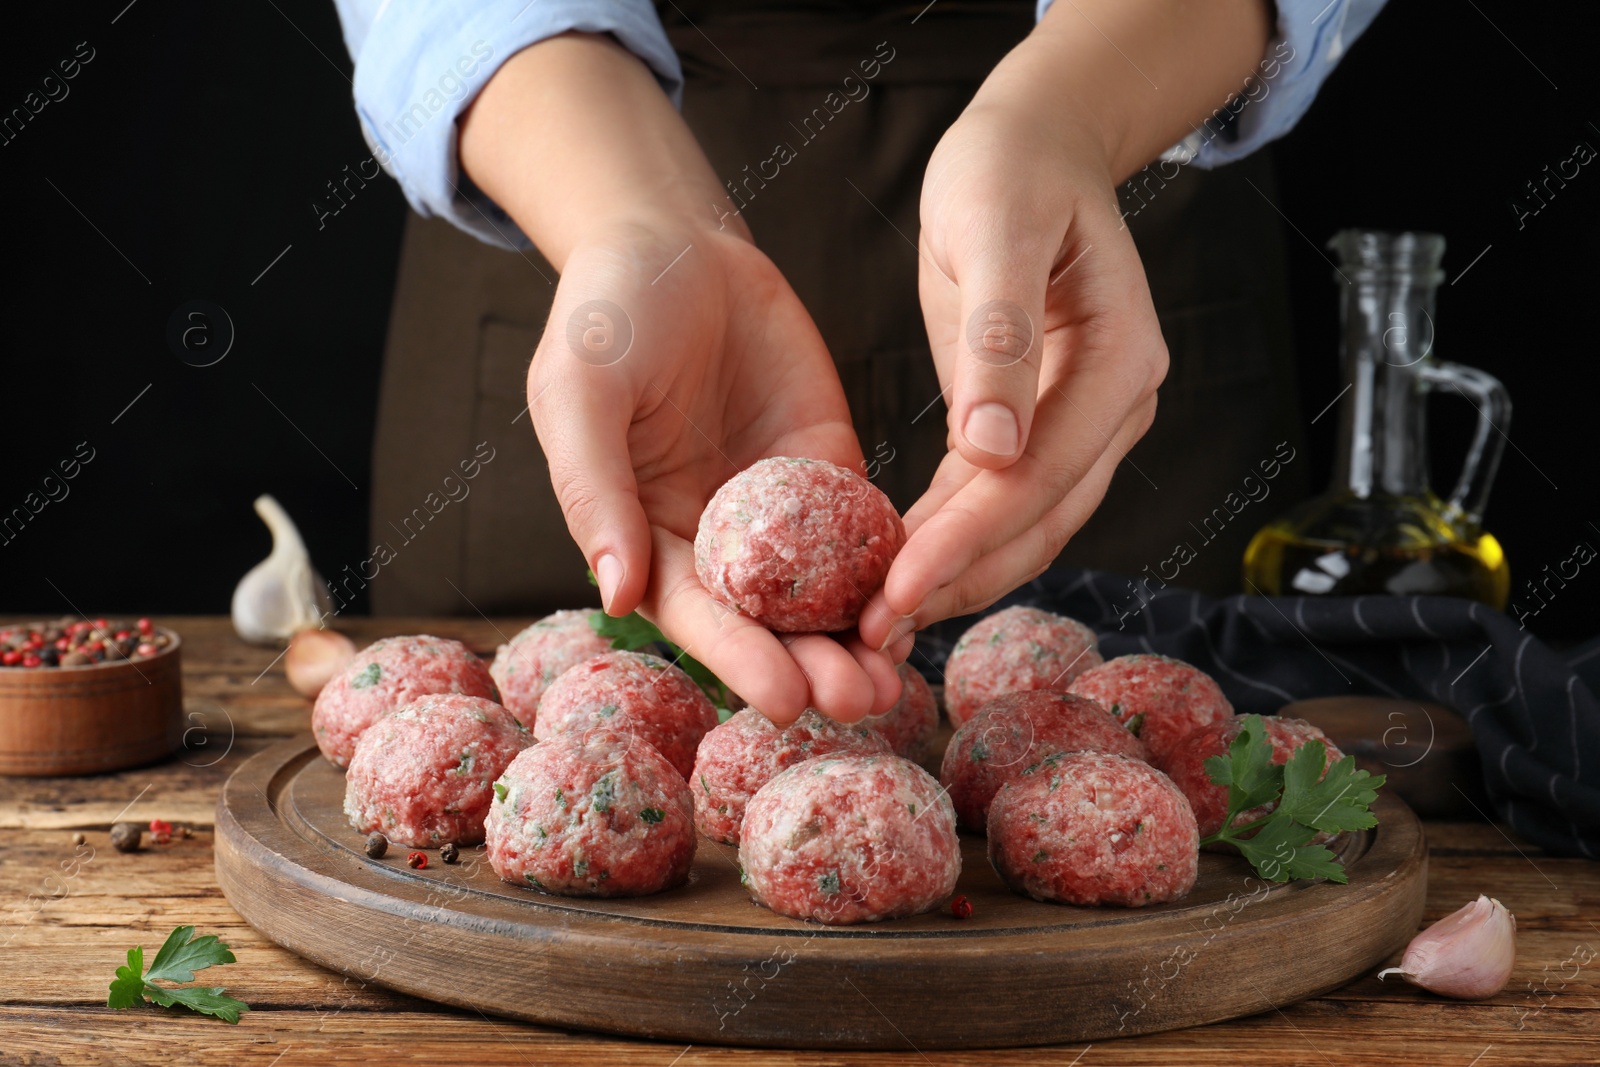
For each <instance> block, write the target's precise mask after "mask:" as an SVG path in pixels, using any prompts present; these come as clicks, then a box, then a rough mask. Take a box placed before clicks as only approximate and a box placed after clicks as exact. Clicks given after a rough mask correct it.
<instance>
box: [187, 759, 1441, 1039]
mask: <svg viewBox="0 0 1600 1067" xmlns="http://www.w3.org/2000/svg"><path fill="white" fill-rule="evenodd" d="M343 799H344V777H343V774H342V773H341V772H340V771H338V770H337V769H336V768H334V767H333V766H332V765H331V764H329V763H328V762H327V761H326V760H324V759H322V758H321V756H320V755H319V754H318V752H317V747H316V745H315V743H314V742H313V741H312V739H311V737H310V735H304V736H302V737H299V738H295V739H292V740H289V741H285V742H282V743H280V744H277V745H274V746H273V747H272V748H270V749H267V750H266V751H264V752H261V753H260V754H258V755H256V756H255V757H253V758H252V759H250V760H249V761H248V762H246V763H245V764H244V765H243V766H241V767H240V768H239V770H238V771H236V772H235V773H234V775H233V776H232V777H231V778H230V779H229V780H228V782H227V784H226V785H225V786H224V787H223V790H222V794H221V796H220V797H219V798H218V801H217V821H216V829H217V837H216V864H217V879H218V881H219V883H220V884H221V886H222V889H223V892H224V893H226V894H227V897H228V900H229V901H230V902H231V903H232V904H233V906H234V907H235V908H236V909H237V910H238V911H239V914H240V915H242V916H244V918H245V919H247V920H248V921H249V922H250V924H251V925H253V926H254V927H256V928H257V929H258V930H260V931H261V932H262V933H263V934H265V935H266V936H267V937H269V938H271V939H272V940H273V941H276V942H277V943H279V944H281V945H283V946H285V947H286V948H288V949H290V950H292V951H294V952H296V953H298V954H300V955H302V956H305V957H306V958H308V959H311V960H313V961H315V962H317V963H320V964H322V965H323V966H325V967H329V968H332V969H334V970H336V971H340V972H342V973H344V974H347V975H352V976H354V977H356V978H358V979H360V980H362V981H371V982H375V983H377V984H380V985H384V986H388V987H390V988H393V989H396V990H400V991H401V992H405V993H410V994H413V995H415V996H419V997H426V998H428V999H430V1000H436V1001H441V1002H443V1003H446V1004H453V1005H457V1006H460V1007H463V1008H468V1009H477V1010H479V1011H482V1012H485V1013H488V1014H493V1015H502V1016H509V1017H511V1018H515V1019H525V1020H528V1021H531V1022H538V1023H544V1024H548V1025H554V1026H564V1027H571V1028H577V1029H585V1030H599V1031H607V1032H611V1033H617V1034H626V1035H633V1036H639V1037H648V1038H658V1039H670V1040H675V1041H684V1042H694V1043H712V1044H733V1045H764V1046H783V1047H795V1048H838V1049H844V1048H852V1049H901V1050H904V1049H907V1048H911V1047H915V1048H916V1049H919V1050H928V1049H940V1048H970V1047H1001V1046H1014V1045H1031V1044H1043V1043H1046V1042H1070V1041H1083V1040H1098V1039H1101V1038H1107V1037H1116V1036H1124V1035H1131V1034H1140V1033H1149V1032H1153V1031H1159V1030H1171V1029H1176V1028H1179V1027H1185V1026H1194V1025H1198V1024H1202V1023H1208V1022H1215V1021H1217V1020H1220V1019H1229V1018H1234V1017H1237V1016H1241V1015H1253V1014H1255V1013H1257V1012H1261V1011H1267V1010H1270V1009H1271V1008H1273V1007H1275V1006H1281V1005H1284V1004H1289V1003H1292V1002H1294V1001H1296V1000H1300V999H1302V998H1304V997H1307V996H1312V995H1314V994H1317V993H1322V992H1326V991H1327V990H1330V989H1334V988H1336V987H1338V986H1341V985H1344V984H1345V983H1347V982H1349V981H1350V980H1352V979H1354V978H1356V977H1358V976H1360V975H1362V974H1364V973H1366V972H1367V971H1369V970H1370V969H1371V968H1373V967H1375V966H1376V965H1377V964H1379V963H1380V962H1381V961H1383V960H1384V959H1385V958H1386V957H1388V956H1389V955H1390V954H1391V953H1393V952H1394V951H1395V950H1396V949H1398V948H1399V947H1401V946H1402V945H1404V944H1405V943H1406V941H1407V940H1408V939H1409V938H1410V937H1411V936H1412V934H1413V933H1414V932H1415V931H1416V928H1417V922H1418V920H1419V918H1420V917H1421V915H1422V905H1423V895H1424V891H1425V889H1426V883H1427V849H1426V845H1425V842H1424V840H1423V833H1422V826H1421V824H1420V823H1419V822H1418V821H1417V818H1416V816H1415V815H1413V814H1412V813H1411V810H1410V809H1409V808H1407V807H1406V805H1405V803H1404V802H1403V801H1401V800H1399V799H1397V798H1395V797H1392V796H1388V795H1382V796H1381V797H1380V799H1379V802H1378V804H1377V806H1376V809H1375V810H1376V811H1377V814H1378V818H1379V825H1378V827H1377V828H1376V829H1375V830H1372V831H1368V832H1364V833H1357V834H1348V835H1346V836H1345V838H1344V839H1343V840H1342V841H1341V843H1340V844H1339V846H1338V850H1339V852H1340V854H1341V857H1342V859H1343V861H1344V864H1345V867H1346V869H1347V870H1348V872H1349V875H1350V882H1349V884H1348V885H1335V884H1332V883H1305V882H1296V883H1291V884H1288V885H1281V886H1267V885H1266V884H1265V883H1263V882H1262V881H1260V880H1259V879H1257V878H1256V877H1255V876H1254V875H1253V873H1252V872H1251V871H1250V869H1249V867H1248V866H1247V865H1246V864H1245V862H1244V861H1243V860H1242V859H1240V858H1239V857H1237V856H1223V855H1213V854H1203V855H1202V856H1201V862H1200V880H1199V883H1198V884H1197V885H1196V886H1195V888H1194V890H1193V892H1191V893H1190V894H1189V896H1188V897H1186V898H1184V900H1182V901H1180V902H1178V903H1176V904H1169V905H1161V906H1157V907H1148V908H1138V909H1122V908H1073V907H1064V906H1060V905H1052V904H1041V903H1038V902H1035V901H1032V900H1028V899H1026V898H1024V897H1020V896H1017V895H1015V894H1013V893H1011V892H1009V891H1008V890H1007V889H1006V888H1005V887H1004V886H1003V885H1002V884H1001V883H1000V880H999V878H998V877H996V875H995V873H994V871H993V869H992V868H991V867H990V866H989V863H988V859H987V857H986V854H985V851H984V841H983V839H982V838H979V837H973V836H969V835H963V839H962V853H963V863H964V867H963V871H962V875H961V883H960V885H959V887H958V891H959V892H961V893H963V894H965V895H966V896H967V898H968V899H969V900H971V902H972V906H973V914H972V917H971V918H970V919H967V920H965V921H962V920H957V919H955V918H954V917H953V916H952V915H951V914H950V912H949V911H948V910H944V911H940V912H937V913H934V914H929V915H921V916H917V917H915V918H912V919H904V920H896V921H893V922H886V923H878V924H869V925H863V926H852V927H825V926H819V925H815V924H810V923H805V922H800V921H797V920H791V919H786V918H783V917H781V916H777V915H774V914H772V913H771V912H769V911H767V910H766V909H764V908H761V907H758V906H756V905H754V904H752V903H751V902H750V899H749V896H748V894H747V893H746V892H745V891H744V889H743V888H742V887H741V886H740V885H739V870H738V864H737V853H736V850H735V849H733V848H730V847H728V846H726V845H719V844H716V843H714V842H712V841H709V840H707V839H705V838H701V840H700V848H699V851H698V854H697V855H696V857H695V863H694V870H693V872H692V874H691V877H690V881H689V883H688V884H687V885H685V886H682V887H681V888H679V889H675V890H673V891H671V892H667V893H662V894H659V895H657V896H653V897H643V898H638V899H632V900H583V899H576V898H566V897H551V896H544V895H542V894H538V893H535V892H533V891H532V890H529V889H523V888H520V887H517V886H511V885H506V884H505V883H503V882H501V881H500V880H499V879H497V878H496V877H495V874H494V872H493V871H492V870H491V869H490V867H489V864H488V861H487V859H486V857H485V855H484V851H483V849H482V848H476V849H466V850H463V851H462V854H461V862H460V863H459V864H457V865H454V866H446V865H445V864H443V863H442V862H440V860H439V854H438V852H437V851H430V852H428V853H427V855H428V857H429V859H428V866H427V868H426V869H424V870H413V869H411V868H409V867H408V866H407V865H406V851H407V850H406V849H403V848H392V849H391V851H390V853H389V855H388V856H386V857H385V858H384V859H382V860H371V859H368V858H367V856H366V855H365V853H364V852H363V851H362V836H361V835H360V834H357V833H356V832H355V831H353V830H351V829H350V827H349V824H348V823H347V822H346V821H345V817H344V813H343V810H342V806H343Z"/></svg>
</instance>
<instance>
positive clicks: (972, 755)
mask: <svg viewBox="0 0 1600 1067" xmlns="http://www.w3.org/2000/svg"><path fill="white" fill-rule="evenodd" d="M1080 751H1093V752H1113V753H1116V754H1117V755H1121V756H1129V757H1131V758H1133V759H1137V760H1145V759H1148V758H1149V755H1150V753H1149V751H1148V750H1147V749H1146V748H1145V746H1144V742H1142V741H1140V740H1139V739H1138V738H1137V737H1135V736H1134V735H1133V734H1131V733H1129V732H1128V729H1127V727H1125V726H1122V725H1121V724H1120V723H1118V722H1117V720H1116V719H1114V718H1112V717H1111V713H1110V712H1108V711H1106V709H1105V708H1102V707H1101V706H1100V705H1099V704H1096V703H1095V702H1094V701H1092V700H1088V699H1086V698H1084V697H1078V696H1072V695H1071V694H1069V693H1058V692H1056V691H1054V690H1050V689H1035V690H1033V691H1032V692H1028V693H1007V694H1006V695H1005V696H1002V697H996V698H995V699H993V700H991V701H989V703H987V704H985V705H984V706H983V707H981V708H979V709H978V713H977V714H976V715H974V716H973V717H972V718H970V719H968V720H967V721H966V722H965V723H963V724H962V725H961V728H960V729H959V730H957V731H956V732H955V736H954V737H952V738H951V739H950V744H949V745H948V746H947V747H946V748H945V750H944V765H943V766H942V767H941V768H940V770H939V780H940V781H941V782H943V783H944V785H945V788H947V789H948V790H949V791H950V802H951V803H952V804H954V805H955V809H956V814H957V815H959V816H960V817H961V825H963V826H965V827H966V828H967V829H969V830H975V831H977V832H978V833H980V834H981V833H983V832H984V831H985V828H986V827H988V825H989V804H990V802H991V801H992V800H994V795H995V793H996V792H998V791H999V789H1000V787H1001V786H1003V785H1005V784H1006V783H1007V782H1009V781H1011V780H1012V779H1013V778H1016V777H1017V776H1018V775H1021V774H1023V773H1025V772H1027V771H1029V770H1031V769H1033V768H1034V767H1036V766H1037V765H1038V764H1039V762H1040V761H1041V760H1043V759H1046V758H1048V757H1052V756H1059V755H1061V754H1063V753H1066V752H1080Z"/></svg>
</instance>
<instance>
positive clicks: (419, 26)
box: [335, 0, 683, 248]
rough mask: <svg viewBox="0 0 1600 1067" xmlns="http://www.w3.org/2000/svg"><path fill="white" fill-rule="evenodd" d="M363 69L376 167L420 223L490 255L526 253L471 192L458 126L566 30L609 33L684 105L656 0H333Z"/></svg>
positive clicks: (358, 81)
mask: <svg viewBox="0 0 1600 1067" xmlns="http://www.w3.org/2000/svg"><path fill="white" fill-rule="evenodd" d="M335 3H336V4H337V5H338V8H339V21H340V24H341V25H342V26H343V27H344V39H345V45H346V47H347V48H349V50H350V55H351V57H352V58H353V59H354V60H355V64H356V76H355V103H356V115H357V117H358V118H359V119H360V121H361V132H362V134H363V136H365V137H366V139H367V145H368V147H370V148H371V149H372V153H373V158H374V159H375V160H376V161H377V162H378V164H379V165H380V166H382V167H383V169H384V170H386V171H388V172H389V174H390V175H391V176H393V177H394V178H395V180H397V181H398V182H399V183H400V187H401V189H403V190H404V191H405V195H406V199H407V200H408V201H410V203H411V206H412V207H413V208H415V209H416V210H417V212H418V213H419V214H422V215H433V216H438V217H440V218H443V219H448V220H449V221H450V222H452V223H454V224H455V225H457V226H459V227H460V228H461V229H463V230H466V231H467V232H468V233H471V234H473V235H474V236H476V237H477V238H479V239H480V240H483V241H485V242H487V243H489V244H493V245H499V246H501V247H507V248H526V247H528V246H529V243H530V242H529V241H528V239H527V237H525V236H524V235H523V233H522V231H521V230H519V229H518V228H517V225H516V224H515V223H514V222H512V221H511V219H510V217H509V216H507V215H506V213H505V212H504V211H502V210H500V208H499V206H498V205H496V204H495V203H494V202H493V201H492V200H490V199H489V198H488V197H487V196H485V195H483V194H482V193H481V192H479V191H478V190H476V189H475V188H473V187H472V184H471V182H469V181H467V180H466V178H465V177H464V176H463V175H462V173H461V167H460V162H459V160H458V158H457V155H456V120H457V119H458V118H459V117H460V116H461V113H462V112H463V111H465V110H466V109H467V107H468V106H469V105H470V104H471V103H472V101H473V100H474V99H476V97H477V95H478V93H479V92H480V91H481V90H482V89H483V87H484V85H485V84H486V83H487V82H488V80H489V78H490V77H491V76H492V75H493V74H494V72H495V71H497V70H499V69H500V65H501V64H502V63H504V62H505V61H506V60H508V59H510V58H511V57H512V56H513V55H515V54H516V53H517V52H519V51H521V50H522V49H524V48H526V47H528V46H529V45H531V44H536V43H538V42H539V41H542V40H544V39H546V38H548V37H554V36H555V35H556V34H559V33H564V32H566V31H568V30H579V31H582V32H586V33H609V34H611V35H612V36H613V37H615V38H616V39H617V41H618V42H619V43H620V44H621V45H622V46H623V47H624V48H626V49H628V51H630V52H632V53H633V54H634V55H636V56H638V57H639V58H640V59H641V60H643V61H644V62H645V63H646V64H648V65H649V67H650V69H651V70H652V71H654V72H655V75H656V79H657V80H658V81H660V83H661V86H662V88H663V89H664V90H665V91H666V92H667V94H668V95H669V96H670V97H671V98H672V100H673V102H674V103H678V102H679V100H680V99H681V96H682V91H683V69H682V67H681V66H679V63H678V57H677V54H676V53H675V52H674V51H673V50H672V46H671V45H670V44H669V43H668V41H667V35H666V31H664V30H663V29H662V27H661V20H660V19H659V18H657V17H656V13H655V9H654V8H653V7H652V6H651V4H650V0H472V2H467V0H449V2H444V0H335Z"/></svg>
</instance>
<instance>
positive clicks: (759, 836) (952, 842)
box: [739, 756, 961, 924]
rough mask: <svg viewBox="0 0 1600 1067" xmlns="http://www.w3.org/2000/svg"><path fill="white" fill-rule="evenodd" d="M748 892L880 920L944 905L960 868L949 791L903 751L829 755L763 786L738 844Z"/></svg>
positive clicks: (802, 912)
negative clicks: (883, 753) (842, 755)
mask: <svg viewBox="0 0 1600 1067" xmlns="http://www.w3.org/2000/svg"><path fill="white" fill-rule="evenodd" d="M739 863H740V865H741V866H742V867H743V868H744V874H745V882H746V884H747V885H748V886H749V888H750V895H751V896H752V897H754V898H755V900H756V902H757V903H759V904H765V905H766V906H767V907H769V908H771V909H772V910H773V911H775V912H777V913H778V914H780V915H788V916H790V917H792V918H796V919H812V920H815V921H816V922H821V923H832V924H840V923H860V922H877V921H878V920H880V919H897V918H900V917H902V916H906V915H916V914H919V913H921V912H924V911H929V910H931V909H933V908H936V907H938V906H939V903H940V902H941V901H943V900H944V899H945V898H946V897H948V896H949V895H950V893H951V891H953V890H954V889H955V887H956V879H957V878H958V877H960V875H961V842H960V840H959V839H958V838H957V836H956V816H955V812H954V810H952V809H951V807H950V798H949V797H946V796H945V795H944V791H943V790H941V789H940V788H939V783H938V782H936V781H934V780H933V776H932V775H930V774H929V773H928V772H927V771H925V770H923V769H922V768H921V767H918V766H917V765H916V764H915V763H912V762H910V761H909V760H904V759H901V758H900V757H899V756H845V757H831V756H823V757H821V758H819V759H810V760H806V761H805V762H804V763H799V764H796V765H795V766H793V767H790V768H789V769H788V770H786V771H784V772H783V773H782V774H780V775H778V776H777V777H776V778H774V779H773V780H772V781H770V782H768V783H767V784H766V785H764V786H762V787H761V789H760V791H759V792H757V793H756V795H755V796H754V797H753V798H751V800H750V804H749V806H748V807H747V808H746V809H745V816H744V830H743V833H742V834H741V840H740V844H739Z"/></svg>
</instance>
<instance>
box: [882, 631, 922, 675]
mask: <svg viewBox="0 0 1600 1067" xmlns="http://www.w3.org/2000/svg"><path fill="white" fill-rule="evenodd" d="M916 647H917V635H916V634H906V635H905V636H904V637H902V638H900V640H898V641H895V642H894V643H892V644H891V645H890V646H889V648H888V652H889V658H890V659H891V660H893V661H894V665H895V666H896V667H898V666H900V664H902V663H904V662H905V661H906V660H908V659H910V658H911V650H912V649H913V648H916Z"/></svg>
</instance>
